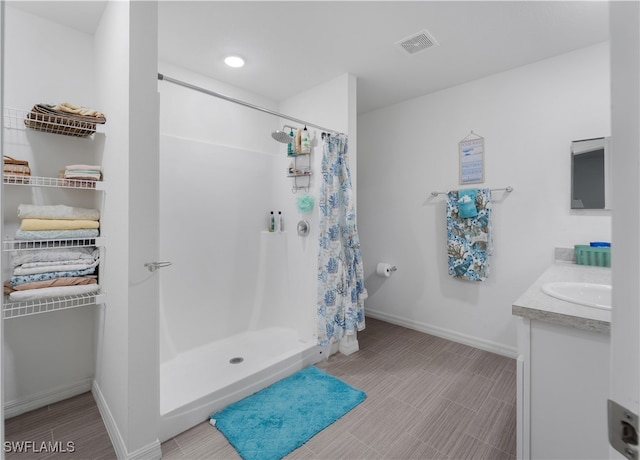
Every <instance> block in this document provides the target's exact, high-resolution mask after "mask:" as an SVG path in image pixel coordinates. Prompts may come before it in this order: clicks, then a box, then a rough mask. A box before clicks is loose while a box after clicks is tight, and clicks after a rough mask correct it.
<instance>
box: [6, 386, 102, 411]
mask: <svg viewBox="0 0 640 460" xmlns="http://www.w3.org/2000/svg"><path fill="white" fill-rule="evenodd" d="M89 390H91V378H86V379H84V380H81V381H79V382H75V383H71V384H68V385H61V386H58V387H55V388H52V389H50V390H46V391H42V392H40V393H36V394H33V395H29V396H25V397H22V398H20V399H14V400H12V401H6V402H5V404H4V416H5V418H11V417H15V416H16V415H20V414H24V413H25V412H29V411H32V410H35V409H39V408H41V407H45V406H48V405H49V404H53V403H57V402H59V401H64V400H65V399H69V398H72V397H74V396H78V395H80V394H82V393H86V392H87V391H89Z"/></svg>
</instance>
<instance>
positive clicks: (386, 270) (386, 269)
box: [376, 262, 392, 278]
mask: <svg viewBox="0 0 640 460" xmlns="http://www.w3.org/2000/svg"><path fill="white" fill-rule="evenodd" d="M391 271H392V270H391V264H385V263H383V262H380V263H379V264H378V267H377V268H376V273H377V274H378V275H380V276H385V277H387V278H388V277H389V276H391Z"/></svg>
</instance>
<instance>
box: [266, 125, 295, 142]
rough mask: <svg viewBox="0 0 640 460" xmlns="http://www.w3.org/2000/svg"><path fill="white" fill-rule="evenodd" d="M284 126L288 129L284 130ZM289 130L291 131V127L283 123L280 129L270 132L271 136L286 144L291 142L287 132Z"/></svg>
mask: <svg viewBox="0 0 640 460" xmlns="http://www.w3.org/2000/svg"><path fill="white" fill-rule="evenodd" d="M285 128H289V129H290V131H289V132H286V131H285ZM291 131H293V127H291V126H288V125H284V126H283V127H282V131H280V130H276V131H274V132H272V133H271V137H273V138H274V139H275V140H276V141H278V142H282V143H283V144H288V143H290V142H291V135H290V134H289V133H290V132H291Z"/></svg>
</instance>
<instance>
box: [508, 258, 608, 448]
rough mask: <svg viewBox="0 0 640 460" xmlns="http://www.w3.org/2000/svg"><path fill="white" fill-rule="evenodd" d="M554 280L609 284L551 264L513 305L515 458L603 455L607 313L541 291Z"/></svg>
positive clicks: (602, 277) (598, 272) (588, 271)
mask: <svg viewBox="0 0 640 460" xmlns="http://www.w3.org/2000/svg"><path fill="white" fill-rule="evenodd" d="M560 283H562V284H566V285H571V284H574V283H586V284H587V285H588V286H596V287H603V285H609V286H610V285H611V270H610V269H609V268H603V267H591V266H584V265H576V264H573V263H571V262H562V261H559V262H556V263H555V264H553V265H552V266H551V267H549V268H548V269H547V270H546V271H545V272H544V273H543V274H542V275H541V276H540V277H539V278H538V279H537V280H536V281H535V282H534V283H533V284H532V285H531V286H530V287H529V288H528V289H527V290H526V291H525V292H524V293H523V294H522V295H521V296H520V297H519V298H518V299H517V300H516V301H515V302H514V303H513V306H512V313H513V315H515V316H518V406H517V412H518V428H517V430H518V431H517V455H518V458H519V459H603V458H609V442H608V439H607V398H608V397H609V346H610V345H609V344H610V340H609V330H610V323H611V310H610V309H607V308H606V306H603V305H599V306H598V307H593V306H588V305H585V304H587V303H590V300H588V301H583V299H576V300H577V301H580V302H583V304H580V303H576V302H572V301H568V300H562V299H560V298H557V297H553V296H551V295H549V294H547V293H545V292H543V289H542V288H543V287H545V291H547V292H549V290H548V289H547V287H548V286H555V285H558V284H560ZM567 298H569V297H567Z"/></svg>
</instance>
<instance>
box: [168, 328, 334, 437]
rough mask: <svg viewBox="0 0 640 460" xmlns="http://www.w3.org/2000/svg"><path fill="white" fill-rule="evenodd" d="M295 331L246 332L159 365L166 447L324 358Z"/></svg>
mask: <svg viewBox="0 0 640 460" xmlns="http://www.w3.org/2000/svg"><path fill="white" fill-rule="evenodd" d="M323 357H324V356H323V349H321V348H320V347H318V346H317V345H316V343H315V342H311V341H309V342H305V341H301V340H299V339H298V334H297V332H296V331H295V330H293V329H287V328H267V329H260V330H256V331H247V332H242V333H240V334H237V335H234V336H232V337H228V338H226V339H223V340H219V341H216V342H213V343H210V344H207V345H203V346H201V347H198V348H195V349H192V350H189V351H187V352H184V353H180V354H178V355H177V356H176V357H175V358H174V359H172V360H170V361H167V362H164V363H162V364H161V365H160V420H159V424H158V428H159V433H158V438H159V439H160V441H161V442H164V441H166V440H167V439H170V438H171V437H173V436H175V435H177V434H179V433H182V432H183V431H185V430H187V429H189V428H191V427H193V426H195V425H197V424H198V423H201V422H203V421H205V420H206V419H207V418H208V417H209V415H211V414H212V413H213V412H215V411H217V410H220V409H222V408H224V407H225V406H227V405H229V404H231V403H233V402H235V401H238V400H240V399H242V398H244V397H246V396H248V395H250V394H252V393H255V392H256V391H259V390H261V389H262V388H265V387H267V386H268V385H271V384H272V383H274V382H276V381H278V380H280V379H282V378H284V377H287V376H289V375H291V374H293V373H294V372H296V371H298V370H300V369H302V368H304V367H306V366H309V365H311V364H315V363H317V362H318V361H320V360H321V359H323Z"/></svg>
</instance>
